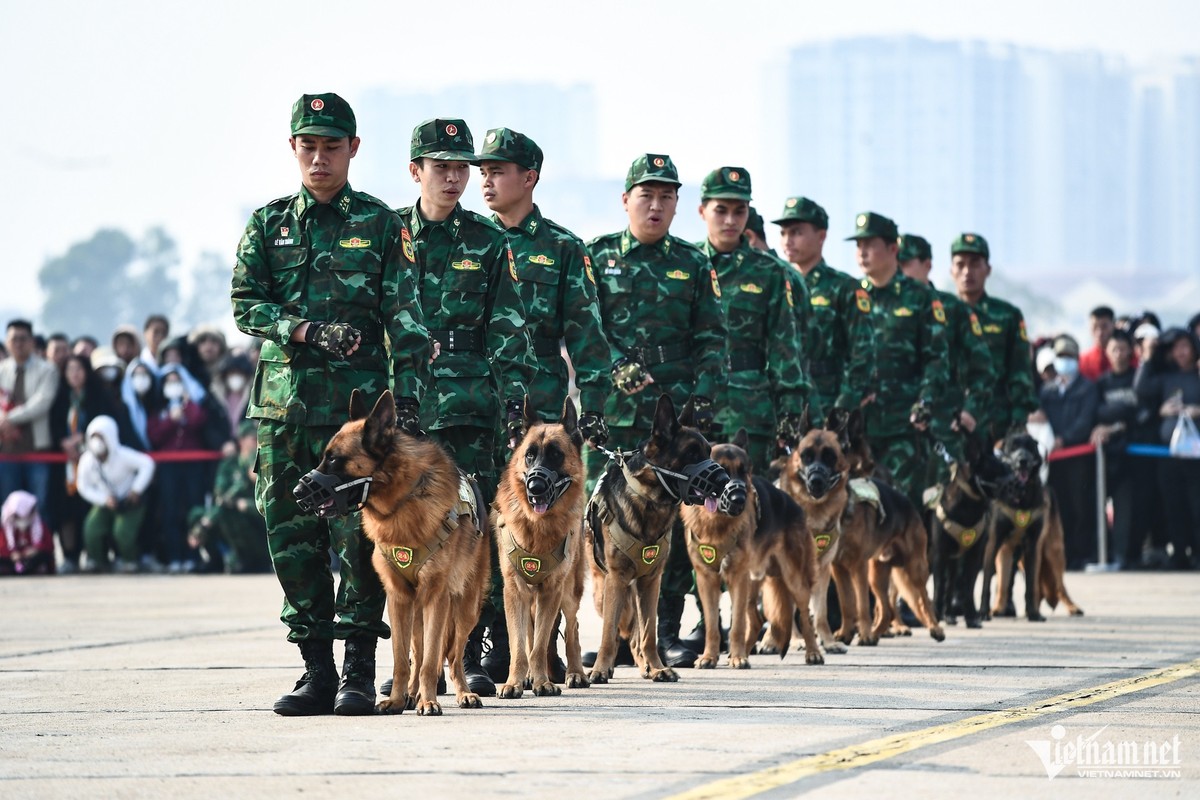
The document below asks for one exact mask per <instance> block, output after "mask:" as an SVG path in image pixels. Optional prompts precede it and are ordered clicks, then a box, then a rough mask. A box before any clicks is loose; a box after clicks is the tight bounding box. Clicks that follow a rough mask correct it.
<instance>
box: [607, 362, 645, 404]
mask: <svg viewBox="0 0 1200 800" xmlns="http://www.w3.org/2000/svg"><path fill="white" fill-rule="evenodd" d="M649 378H650V373H649V372H647V371H646V368H645V367H644V366H643V365H642V364H641V362H639V361H635V360H634V359H632V358H622V359H619V360H618V361H617V363H616V364H614V365H613V368H612V382H613V386H616V387H617V389H618V390H619V391H620V392H621V394H626V395H629V394H636V393H637V392H639V391H640V390H641V388H642V384H644V383H645V382H646V381H647V380H648V379H649Z"/></svg>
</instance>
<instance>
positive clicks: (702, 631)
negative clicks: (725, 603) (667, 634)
mask: <svg viewBox="0 0 1200 800" xmlns="http://www.w3.org/2000/svg"><path fill="white" fill-rule="evenodd" d="M717 626H718V627H719V628H720V629H721V652H722V653H728V652H729V628H726V627H725V626H724V625H722V624H721V617H720V615H719V614H718V615H717ZM679 641H681V642H683V646H684V647H686V648H687V649H689V650H691V651H692V652H695V653H703V652H704V648H705V646H706V645H707V644H708V631H707V630H706V628H705V624H704V612H703V611H702V612H700V621H699V622H697V623H696V627H694V628H692V632H691V633H689V634H688V635H687V636H684V637H683V638H682V639H680V640H679Z"/></svg>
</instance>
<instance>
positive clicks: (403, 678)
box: [314, 389, 490, 716]
mask: <svg viewBox="0 0 1200 800" xmlns="http://www.w3.org/2000/svg"><path fill="white" fill-rule="evenodd" d="M314 472H318V473H321V474H322V475H324V476H330V477H331V478H334V479H336V480H340V481H341V482H342V484H341V486H338V487H336V489H335V490H334V491H337V490H340V489H342V488H343V487H345V486H347V485H352V484H358V485H360V486H363V487H369V490H367V491H365V497H364V498H363V500H364V501H365V505H363V507H362V519H363V531H364V532H365V533H366V534H367V536H368V537H370V539H371V540H372V541H373V542H374V543H375V553H374V556H373V557H372V562H373V564H374V566H375V570H376V571H377V572H378V573H379V577H380V579H381V580H382V582H383V585H384V588H385V589H386V590H387V607H388V621H389V622H390V623H391V627H392V658H393V663H394V667H393V670H392V693H391V695H390V696H388V697H385V698H383V699H382V700H381V701H380V702H379V704H378V705H377V707H376V708H377V710H378V711H380V712H382V713H390V714H399V713H401V712H403V711H404V710H405V709H406V708H415V709H416V710H417V713H418V714H421V715H435V716H436V715H439V714H441V713H442V707H441V705H440V704H439V703H438V699H437V680H438V676H439V675H440V674H441V671H442V664H443V663H444V662H445V661H446V660H449V662H450V678H451V680H452V681H453V683H454V690H455V696H456V700H457V702H458V705H459V706H460V707H462V708H479V707H480V706H481V705H482V703H481V702H480V700H479V695H477V694H475V693H474V692H471V691H470V690H469V689H468V688H467V679H466V676H465V675H464V673H463V650H464V648H465V647H466V644H467V637H468V636H469V635H470V633H471V630H472V629H473V628H474V627H475V624H476V623H477V622H478V621H479V611H480V607H481V605H482V602H483V593H484V591H485V590H486V588H487V585H488V582H489V579H490V566H489V563H488V532H487V513H486V509H485V508H484V505H483V499H482V496H481V495H480V493H479V489H478V487H477V486H475V484H474V481H468V480H467V478H466V476H465V475H463V473H462V472H461V471H460V470H459V469H458V467H457V466H456V465H455V463H454V461H453V460H452V459H451V458H450V455H449V454H448V453H447V452H446V451H445V450H444V449H443V448H442V447H441V446H440V445H438V444H437V443H435V442H434V441H433V440H432V439H429V438H424V437H423V438H414V437H412V436H409V435H408V434H406V433H404V432H403V431H401V430H400V429H399V428H398V427H397V426H396V404H395V401H394V399H393V398H392V393H391V392H389V391H385V392H384V393H383V394H382V395H381V396H380V398H379V400H378V401H377V402H376V403H375V407H374V409H372V411H371V412H370V413H369V414H368V413H367V411H366V404H365V401H364V399H363V396H362V394H361V393H360V392H359V391H358V390H357V389H356V390H354V392H353V393H352V394H351V397H350V421H349V422H347V423H346V424H345V425H343V426H342V428H341V430H339V431H338V432H337V433H336V434H334V436H333V438H332V439H330V441H329V444H328V445H327V446H326V448H325V454H324V457H323V458H322V459H321V463H320V464H319V465H318V466H317V469H316V470H314ZM333 506H334V500H333V499H329V500H326V501H324V502H322V503H320V504H319V505H318V507H317V513H318V514H319V515H322V516H329V515H330V514H331V510H332V508H333ZM410 645H411V651H412V653H411V656H412V666H411V668H410V666H409V655H410V653H409V650H410Z"/></svg>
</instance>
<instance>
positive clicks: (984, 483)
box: [929, 433, 1012, 628]
mask: <svg viewBox="0 0 1200 800" xmlns="http://www.w3.org/2000/svg"><path fill="white" fill-rule="evenodd" d="M962 441H963V458H962V460H956V461H955V462H954V463H953V464H951V465H950V480H949V481H947V482H946V484H945V485H944V486H942V487H940V492H939V495H938V498H937V502H936V504H935V505H934V508H933V514H932V522H931V527H930V543H929V544H930V554H931V555H930V559H931V561H932V564H931V566H932V568H933V604H934V608H935V609H936V612H937V618H938V620H939V621H944V622H946V623H947V624H950V625H954V624H956V623H957V621H958V620H957V619H956V616H955V614H954V613H953V610H952V605H953V603H952V600H954V599H957V600H958V601H959V602H960V603H961V604H962V606H961V608H962V614H963V617H964V618H965V619H966V623H967V627H968V628H982V627H983V621H982V619H981V615H980V613H979V608H978V607H977V606H976V605H975V580H976V578H978V577H979V572H980V570H982V569H983V561H984V554H985V553H986V551H987V547H988V545H987V542H988V529H987V527H986V524H985V523H986V522H987V519H986V518H987V513H988V509H989V508H990V506H991V503H992V500H993V499H994V498H995V496H996V492H997V489H998V487H999V486H1000V485H1001V484H1002V483H1004V482H1005V481H1006V480H1008V479H1009V478H1010V477H1011V475H1012V472H1011V471H1010V470H1009V468H1008V466H1007V465H1006V464H1005V463H1004V462H1003V461H1001V460H1000V459H999V458H997V457H996V454H995V453H994V452H992V450H991V449H990V448H987V447H984V446H983V444H982V443H981V442H980V440H979V438H978V437H976V436H974V435H972V434H966V433H964V435H963V440H962Z"/></svg>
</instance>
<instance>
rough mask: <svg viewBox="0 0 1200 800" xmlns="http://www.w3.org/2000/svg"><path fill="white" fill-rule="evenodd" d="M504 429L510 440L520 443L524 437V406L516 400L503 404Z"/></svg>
mask: <svg viewBox="0 0 1200 800" xmlns="http://www.w3.org/2000/svg"><path fill="white" fill-rule="evenodd" d="M504 428H505V430H507V431H508V438H509V439H510V440H515V441H520V440H521V437H522V436H524V435H525V404H524V403H523V402H521V401H520V400H517V399H515V398H514V399H511V400H507V401H505V403H504Z"/></svg>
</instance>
